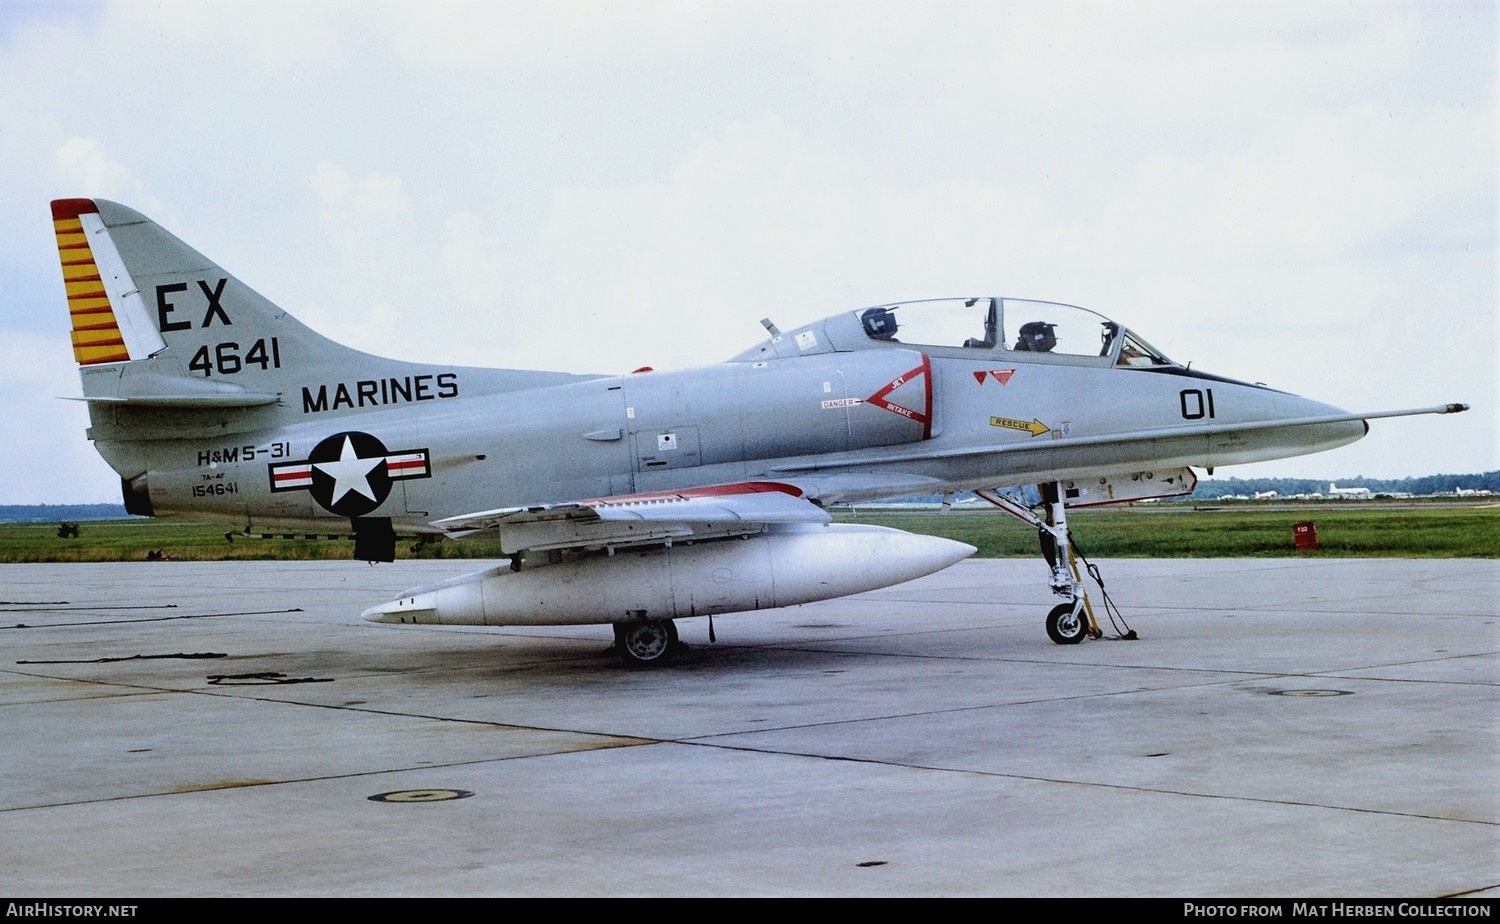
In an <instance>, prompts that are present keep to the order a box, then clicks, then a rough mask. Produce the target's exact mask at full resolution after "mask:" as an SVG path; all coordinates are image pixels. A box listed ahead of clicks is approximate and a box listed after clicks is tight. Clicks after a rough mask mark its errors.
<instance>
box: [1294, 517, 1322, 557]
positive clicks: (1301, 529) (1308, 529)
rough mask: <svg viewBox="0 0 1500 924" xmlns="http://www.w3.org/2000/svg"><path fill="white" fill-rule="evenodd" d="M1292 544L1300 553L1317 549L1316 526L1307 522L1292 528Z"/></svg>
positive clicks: (1309, 521)
mask: <svg viewBox="0 0 1500 924" xmlns="http://www.w3.org/2000/svg"><path fill="white" fill-rule="evenodd" d="M1292 543H1293V544H1294V545H1295V546H1296V547H1297V551H1299V552H1302V551H1306V550H1308V549H1316V548H1317V547H1318V524H1316V523H1314V522H1312V521H1311V520H1308V521H1307V522H1305V523H1298V524H1297V525H1296V526H1293V527H1292Z"/></svg>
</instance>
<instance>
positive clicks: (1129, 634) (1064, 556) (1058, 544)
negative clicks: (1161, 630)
mask: <svg viewBox="0 0 1500 924" xmlns="http://www.w3.org/2000/svg"><path fill="white" fill-rule="evenodd" d="M1037 488H1038V489H1039V490H1040V491H1041V495H1042V506H1043V508H1044V513H1045V518H1044V517H1041V516H1037V514H1036V513H1035V512H1034V511H1033V510H1032V509H1031V508H1029V507H1027V506H1026V505H1024V504H1022V503H1021V502H1020V501H1018V500H1016V499H1015V498H1013V497H1011V496H1010V495H1008V494H1002V493H1000V492H999V491H995V490H983V491H975V492H974V493H975V494H977V495H978V496H979V497H980V498H982V499H984V500H986V501H988V502H989V503H991V504H994V505H995V506H996V507H999V508H1000V509H1001V510H1004V511H1005V512H1006V513H1008V514H1010V515H1011V516H1013V517H1015V518H1017V519H1019V520H1022V521H1023V522H1026V523H1029V524H1031V525H1032V526H1034V527H1036V531H1037V535H1038V536H1040V537H1041V542H1042V555H1043V557H1045V558H1046V559H1047V566H1048V568H1050V569H1051V576H1050V581H1049V583H1050V584H1051V586H1052V592H1053V593H1055V594H1057V595H1058V596H1059V597H1067V598H1068V602H1067V603H1060V604H1058V605H1057V606H1055V607H1053V608H1052V611H1051V612H1050V613H1048V614H1047V637H1048V638H1050V639H1052V641H1054V642H1056V643H1057V644H1059V645H1076V644H1078V643H1079V642H1081V641H1083V640H1084V638H1085V637H1088V638H1102V637H1103V636H1104V632H1103V631H1102V630H1101V629H1100V628H1099V623H1098V621H1097V620H1095V618H1094V606H1093V603H1092V602H1091V601H1090V600H1089V595H1088V593H1087V592H1086V591H1085V590H1084V583H1083V575H1082V574H1081V573H1080V572H1079V570H1078V556H1077V554H1076V553H1075V551H1074V549H1073V546H1072V545H1071V544H1070V543H1069V541H1068V516H1067V506H1066V503H1065V502H1064V491H1063V486H1062V485H1061V484H1058V483H1056V482H1052V483H1048V484H1041V485H1037ZM1089 574H1090V576H1091V577H1092V578H1093V579H1094V581H1095V582H1097V583H1098V584H1099V590H1100V592H1101V593H1103V591H1104V582H1103V581H1101V580H1100V579H1099V575H1098V570H1097V569H1096V568H1094V567H1093V566H1092V565H1090V566H1089ZM1105 605H1106V606H1109V599H1108V596H1107V595H1106V596H1105ZM1113 618H1114V617H1113V616H1112V617H1111V619H1113ZM1120 637H1121V638H1127V639H1133V638H1135V637H1136V634H1135V632H1134V630H1129V629H1128V627H1127V631H1126V632H1124V633H1122V634H1121V636H1120Z"/></svg>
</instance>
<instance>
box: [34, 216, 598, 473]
mask: <svg viewBox="0 0 1500 924" xmlns="http://www.w3.org/2000/svg"><path fill="white" fill-rule="evenodd" d="M52 220H53V227H54V230H55V232H56V235H57V249H58V255H59V257H60V259H61V262H62V271H63V281H64V285H65V287H66V289H67V299H68V314H69V317H70V319H71V322H72V340H73V357H74V359H75V360H77V362H78V365H79V371H80V373H81V376H82V379H83V398H84V400H85V401H87V402H89V408H90V417H91V419H92V423H93V429H92V434H91V435H92V436H93V438H94V439H95V440H96V441H112V440H154V439H177V438H193V437H196V436H206V435H215V434H216V435H223V434H226V433H234V432H241V431H247V430H252V429H260V428H266V427H272V426H281V425H286V424H290V423H294V422H299V421H308V420H311V419H317V420H319V421H326V420H328V419H330V418H335V417H339V416H343V415H346V414H355V413H360V412H361V411H365V410H368V409H372V408H378V407H382V406H386V405H391V404H401V403H407V402H417V401H435V402H441V401H443V400H445V399H450V398H457V397H459V395H460V393H462V394H466V395H474V394H483V393H487V392H497V391H515V390H520V389H525V388H535V387H539V386H542V385H549V384H557V383H559V382H562V381H567V380H573V379H577V378H582V377H580V376H571V375H565V374H561V373H547V372H530V371H522V370H513V369H465V368H456V367H451V366H432V365H426V364H418V363H409V362H401V361H397V360H392V359H385V358H383V357H378V356H372V355H370V354H367V353H363V352H360V351H358V350H354V349H352V348H350V347H346V346H344V345H342V344H339V343H336V342H334V341H332V340H329V339H328V338H326V337H324V336H322V335H321V334H318V333H316V332H315V331H313V330H312V329H310V328H308V327H306V326H305V325H303V324H302V323H300V322H299V321H297V320H296V319H295V318H293V317H292V316H291V315H290V314H288V313H287V312H286V311H284V310H282V309H281V308H279V307H277V306H276V305H275V304H273V303H272V302H270V301H269V300H267V299H266V298H265V297H263V296H262V295H260V294H259V293H258V292H256V291H255V290H254V289H251V288H250V287H249V286H247V285H245V284H244V283H243V282H241V281H240V280H238V279H236V278H235V277H234V276H233V275H232V274H230V273H229V272H227V271H226V270H224V269H223V268H222V267H220V266H219V265H218V264H216V263H214V262H213V261H212V260H210V259H208V258H207V257H205V256H203V255H202V254H201V253H199V252H198V251H196V250H194V249H193V248H191V247H189V246H188V245H187V244H185V243H183V242H182V241H181V240H178V239H177V238H176V237H174V236H173V235H172V234H170V233H169V232H167V231H166V230H165V229H164V228H162V227H161V226H160V225H158V224H156V223H155V222H154V221H151V220H150V219H149V218H147V217H145V216H144V215H141V214H140V213H139V212H136V211H134V210H133V209H130V208H127V207H125V206H123V205H120V204H118V203H115V202H109V201H106V200H103V199H58V200H55V201H54V202H53V203H52ZM101 451H102V447H101Z"/></svg>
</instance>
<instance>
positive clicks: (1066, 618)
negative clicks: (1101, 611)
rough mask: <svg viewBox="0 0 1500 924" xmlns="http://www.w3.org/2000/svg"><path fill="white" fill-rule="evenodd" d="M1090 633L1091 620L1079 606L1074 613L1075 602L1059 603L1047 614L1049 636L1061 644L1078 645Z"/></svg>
mask: <svg viewBox="0 0 1500 924" xmlns="http://www.w3.org/2000/svg"><path fill="white" fill-rule="evenodd" d="M1088 634H1089V621H1088V618H1087V617H1085V616H1084V614H1083V608H1082V607H1079V608H1078V614H1077V615H1076V616H1075V615H1074V614H1073V604H1071V603H1059V604H1058V605H1057V606H1054V607H1053V608H1052V612H1050V613H1048V614H1047V636H1048V637H1049V638H1051V639H1052V641H1054V642H1056V643H1057V644H1059V645H1077V644H1078V643H1079V642H1081V641H1083V637H1084V636H1085V635H1088Z"/></svg>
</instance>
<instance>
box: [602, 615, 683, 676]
mask: <svg viewBox="0 0 1500 924" xmlns="http://www.w3.org/2000/svg"><path fill="white" fill-rule="evenodd" d="M615 640H616V641H617V642H618V643H619V648H620V658H621V659H622V660H624V662H625V663H626V664H628V665H630V666H631V667H646V666H648V665H654V664H665V663H666V662H667V661H668V660H670V659H671V657H672V649H673V648H674V647H676V645H677V626H676V625H674V624H673V623H672V620H670V619H652V620H648V621H646V622H632V623H616V624H615Z"/></svg>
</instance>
